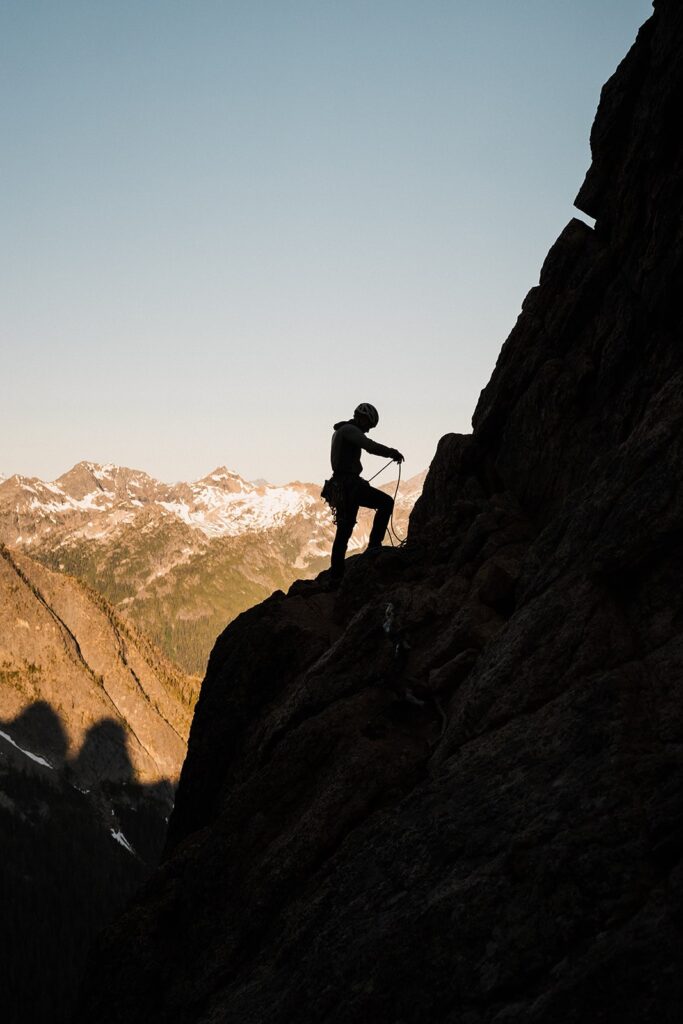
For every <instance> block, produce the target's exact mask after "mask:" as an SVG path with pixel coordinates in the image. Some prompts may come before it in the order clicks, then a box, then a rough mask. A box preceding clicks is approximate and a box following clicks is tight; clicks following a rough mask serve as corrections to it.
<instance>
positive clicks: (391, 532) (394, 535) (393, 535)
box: [368, 459, 406, 548]
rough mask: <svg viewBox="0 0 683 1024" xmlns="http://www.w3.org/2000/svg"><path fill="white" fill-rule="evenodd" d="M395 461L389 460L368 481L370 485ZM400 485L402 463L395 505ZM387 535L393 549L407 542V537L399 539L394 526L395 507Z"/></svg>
mask: <svg viewBox="0 0 683 1024" xmlns="http://www.w3.org/2000/svg"><path fill="white" fill-rule="evenodd" d="M394 461H395V459H389V461H388V462H387V464H386V465H385V466H382V468H381V469H378V470H377V472H376V473H375V475H374V476H371V477H370V479H369V480H368V483H369V484H371V483H372V481H373V480H374V479H375V477H376V476H379V475H380V473H383V472H384V470H385V469H388V468H389V466H390V465H391V464H392V462H394ZM400 485H401V463H400V462H399V464H398V480H397V481H396V490H395V491H394V505H395V504H396V497H397V495H398V489H399V487H400ZM387 533H388V534H389V541H390V543H391V546H392V548H395V547H399V548H402V547H403V545H404V544H405V542H406V538H405V537H399V535H398V534H397V533H396V528H395V526H394V508H393V506H392V508H391V518H390V520H389V527H388V529H387ZM394 541H396V543H395V544H394Z"/></svg>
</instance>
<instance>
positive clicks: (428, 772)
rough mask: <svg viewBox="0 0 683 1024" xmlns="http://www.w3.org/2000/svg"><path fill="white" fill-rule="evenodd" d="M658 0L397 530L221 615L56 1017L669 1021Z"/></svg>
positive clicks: (671, 439)
mask: <svg viewBox="0 0 683 1024" xmlns="http://www.w3.org/2000/svg"><path fill="white" fill-rule="evenodd" d="M682 50H683V11H682V10H681V7H680V5H679V4H678V2H674V0H669V2H665V0H659V2H658V3H657V4H656V6H655V14H654V16H653V18H652V19H651V20H650V21H649V22H648V23H647V24H646V25H645V26H644V28H643V29H642V30H641V32H640V34H639V37H638V40H637V42H636V44H635V46H634V48H633V50H632V51H631V53H630V54H629V55H628V57H627V58H626V60H625V61H624V62H623V63H622V65H621V66H620V68H619V69H618V70H617V72H616V74H615V76H614V77H613V79H612V80H611V81H610V82H609V83H608V85H607V86H606V87H605V90H604V92H603V97H602V100H601V104H600V108H599V110H598V115H597V118H596V122H595V126H594V128H593V133H592V144H593V166H592V168H591V170H590V172H589V174H588V176H587V178H586V182H585V184H584V186H583V187H582V189H581V192H580V195H579V199H578V202H579V205H580V206H581V207H582V208H583V209H585V210H586V212H588V213H589V214H591V215H592V216H594V217H595V218H596V226H595V229H594V230H593V229H591V228H590V227H588V226H587V225H585V224H583V223H581V222H579V221H572V222H571V223H570V224H569V225H568V226H567V227H566V228H565V229H564V230H563V232H562V233H561V235H560V237H559V239H558V241H557V243H556V244H555V246H554V247H553V248H552V250H551V252H550V253H549V255H548V257H547V259H546V262H545V264H544V267H543V270H542V273H541V280H540V284H539V286H538V287H537V288H534V289H533V290H532V291H531V292H530V294H529V295H528V296H527V298H526V300H525V302H524V306H523V311H522V313H521V315H520V318H519V320H518V323H517V325H516V326H515V328H514V330H513V331H512V334H511V335H510V337H509V338H508V340H507V342H506V343H505V345H504V347H503V350H502V352H501V356H500V359H499V361H498V365H497V367H496V369H495V371H494V373H493V376H492V378H491V381H490V383H489V384H488V386H487V387H486V389H485V390H484V392H483V394H482V397H481V400H480V403H479V406H478V408H477V411H476V414H475V417H474V431H473V434H472V435H471V436H468V437H464V436H459V435H449V436H447V437H445V438H443V439H442V440H441V442H440V443H439V447H438V450H437V453H436V455H435V458H434V461H433V463H432V466H431V468H430V472H429V474H428V477H427V480H426V483H425V487H424V491H423V495H422V497H421V499H420V500H419V502H418V504H417V505H416V507H415V510H414V512H413V515H412V518H411V527H410V534H409V542H408V545H407V547H406V548H404V549H401V550H398V551H387V552H385V553H384V554H383V555H382V556H379V557H377V558H375V559H373V560H367V559H366V560H364V559H363V558H362V556H361V557H360V558H356V559H353V560H351V562H350V564H349V571H348V573H347V575H346V578H345V581H344V584H343V587H342V589H341V590H340V591H339V592H338V593H336V594H334V593H327V592H326V591H325V590H324V589H323V584H324V582H325V577H324V576H323V577H321V579H320V580H319V581H318V583H315V582H312V583H302V584H298V585H296V586H295V587H293V588H292V590H291V591H290V593H289V595H288V596H286V597H285V596H283V595H281V594H277V595H275V596H274V597H272V598H270V599H269V600H268V601H266V602H265V603H264V604H262V605H261V606H259V607H257V608H254V609H253V610H251V611H250V612H247V613H246V614H244V615H243V616H241V617H240V618H239V619H238V620H237V621H236V622H235V623H233V624H232V625H231V626H230V627H229V628H228V629H227V630H226V631H225V632H224V633H223V634H222V635H221V636H220V637H219V639H218V641H217V643H216V646H215V648H214V650H213V653H212V656H211V660H210V663H209V668H208V672H207V676H206V679H205V682H204V685H203V688H202V692H201V696H200V699H199V703H198V706H197V711H196V714H195V718H194V721H193V725H192V729H191V733H190V740H189V753H188V758H187V761H186V763H185V766H184V769H183V773H182V777H181V782H180V788H179V793H178V799H177V802H176V808H175V811H174V815H173V818H172V822H171V834H170V839H169V844H168V847H167V851H166V859H165V863H164V864H163V866H162V868H161V869H160V870H159V871H158V872H157V874H156V875H155V877H154V879H153V881H152V882H151V883H150V884H149V885H148V887H147V888H146V890H145V891H144V893H143V895H142V896H141V897H140V899H139V900H138V902H137V903H136V904H135V905H134V906H133V907H132V908H131V909H130V910H129V912H128V913H127V914H126V915H125V916H124V917H123V918H121V920H120V921H119V922H118V923H117V925H115V926H114V927H113V928H111V929H110V930H109V932H108V933H107V934H106V936H104V937H103V939H102V941H101V942H100V944H99V947H98V948H97V950H96V951H95V952H94V955H93V960H92V969H91V971H90V972H89V974H88V980H87V983H86V991H85V994H84V999H83V1004H82V1009H81V1015H80V1018H79V1019H80V1020H83V1021H92V1020H98V1021H102V1022H114V1021H117V1022H118V1021H121V1022H123V1021H126V1022H131V1021H133V1022H143V1021H144V1022H145V1024H149V1022H150V1021H154V1022H169V1024H170V1022H173V1024H185V1022H187V1024H190V1022H207V1024H208V1022H209V1021H235V1022H237V1021H239V1022H251V1024H256V1022H266V1021H267V1022H268V1024H289V1022H291V1021H303V1022H310V1024H313V1022H316V1024H318V1022H320V1021H326V1022H329V1024H351V1022H354V1024H355V1022H358V1021H376V1022H381V1024H384V1022H386V1024H398V1022H399V1021H401V1022H405V1024H424V1022H427V1021H429V1022H443V1024H446V1022H448V1024H455V1022H456V1021H457V1022H458V1024H465V1022H466V1024H494V1022H495V1024H502V1022H513V1021H515V1022H520V1024H521V1022H524V1024H528V1022H539V1024H540V1022H542V1024H570V1022H572V1024H574V1022H575V1024H579V1022H582V1024H585V1022H588V1021H597V1020H602V1021H609V1022H620V1024H622V1022H629V1024H642V1022H645V1021H658V1022H659V1021H664V1022H673V1021H678V1020H679V1019H680V1011H681V1006H682V1005H683V975H682V973H681V971H680V948H681V920H682V916H681V911H682V909H683V903H682V896H683V864H682V858H683V840H682V838H681V837H682V835H683V829H682V828H681V826H682V824H683V821H682V820H681V815H682V810H681V808H682V807H683V700H682V699H681V697H682V696H683V694H682V692H681V691H682V688H683V594H682V588H681V582H680V581H681V578H683V545H682V538H683V488H682V487H681V483H682V482H683V479H682V478H683V468H682V467H683V451H682V448H683V437H682V431H681V424H682V423H683V356H682V354H681V353H682V349H681V344H680V339H681V328H682V327H683V313H682V306H681V283H682V274H681V272H682V271H683V216H682V214H683V143H682V142H681V133H680V130H679V128H680V124H679V114H678V111H679V110H680V109H681V106H682V105H683V63H682V62H681V61H680V53H681V52H682Z"/></svg>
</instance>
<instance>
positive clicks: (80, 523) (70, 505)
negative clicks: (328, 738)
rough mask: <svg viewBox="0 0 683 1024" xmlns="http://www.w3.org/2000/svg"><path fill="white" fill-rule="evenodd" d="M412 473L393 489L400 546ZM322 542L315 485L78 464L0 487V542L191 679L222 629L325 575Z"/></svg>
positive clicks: (326, 517) (325, 535) (358, 534)
mask: <svg viewBox="0 0 683 1024" xmlns="http://www.w3.org/2000/svg"><path fill="white" fill-rule="evenodd" d="M424 477H425V473H420V474H418V475H417V476H414V477H412V478H411V479H409V480H406V481H405V482H403V483H402V484H401V487H400V489H399V492H398V497H397V503H396V510H395V515H394V526H395V529H396V534H397V535H398V536H399V537H401V538H402V537H403V536H405V532H406V529H407V522H408V516H409V514H410V510H411V509H412V507H413V505H414V503H415V500H416V499H417V497H418V496H419V494H420V491H421V488H422V483H423V481H424ZM384 489H385V490H387V491H389V492H390V493H393V492H394V489H395V485H393V484H388V485H385V488H384ZM371 516H372V513H370V512H368V511H363V512H362V513H361V515H360V516H359V521H358V526H357V527H356V530H355V531H354V536H353V538H352V541H351V545H350V547H349V553H350V554H353V553H354V552H356V551H359V550H360V549H361V548H362V547H363V546H364V545H365V544H366V543H367V538H368V535H369V529H370V523H371ZM333 536H334V525H333V522H332V518H331V515H330V512H329V509H328V507H327V505H326V504H325V503H324V502H323V501H322V499H321V498H320V486H319V485H315V484H306V483H300V482H294V483H290V484H287V485H285V486H274V485H270V484H267V483H264V482H263V481H258V482H254V483H252V482H250V481H247V480H244V479H243V478H242V477H240V476H239V475H238V474H236V473H234V472H231V471H230V470H228V469H226V468H225V467H219V468H217V469H215V470H214V471H213V472H212V473H210V474H208V475H207V476H206V477H204V478H202V479H201V480H197V481H195V482H194V483H177V484H165V483H162V482H160V481H158V480H155V479H153V478H152V477H151V476H149V475H148V474H146V473H143V472H141V471H138V470H132V469H127V468H125V467H119V466H114V465H112V464H107V465H99V464H96V463H92V462H80V463H78V464H77V465H75V466H74V467H73V468H72V469H70V470H69V471H68V472H67V473H65V474H63V475H62V476H60V477H59V478H58V479H57V480H55V481H53V482H45V481H42V480H39V479H37V478H35V477H24V476H19V475H15V476H11V477H9V478H6V479H5V480H3V481H2V482H1V483H0V541H1V542H4V543H5V544H6V545H7V546H8V547H10V548H12V549H16V550H19V551H23V552H25V553H27V554H30V555H31V557H32V558H34V559H36V560H37V561H39V562H41V563H42V564H44V565H46V566H48V567H49V568H52V569H54V570H56V571H59V572H62V573H68V574H71V575H73V576H75V577H77V578H79V579H81V580H84V581H85V582H87V583H88V584H90V586H91V587H93V588H94V589H95V590H97V591H98V592H99V593H101V594H102V595H103V596H104V597H105V598H107V600H109V601H110V602H111V603H112V605H113V606H114V607H115V608H117V610H118V611H119V612H120V613H121V614H122V615H124V616H125V617H126V619H127V620H129V621H131V622H132V623H134V624H135V625H136V626H138V627H139V628H140V629H142V630H143V631H144V632H145V633H146V634H147V635H148V636H149V637H150V638H151V639H152V640H153V641H154V642H156V643H157V644H158V645H159V647H161V649H162V650H164V651H165V653H166V654H167V655H168V656H169V657H170V658H172V659H173V660H174V661H175V662H176V663H177V664H178V665H179V666H180V667H181V668H182V669H183V670H184V671H187V672H191V673H198V672H202V671H203V670H204V667H205V665H206V660H207V658H208V654H209V651H210V649H211V646H212V645H213V641H214V639H215V637H216V634H217V633H218V632H219V631H220V630H221V629H222V628H223V627H224V626H225V624H226V623H227V622H229V621H231V620H232V619H234V618H235V617H236V616H237V615H238V614H240V612H242V611H244V610H245V609H246V608H248V607H251V606H252V605H253V604H256V603H257V602H258V601H261V600H263V599H264V598H265V597H267V596H268V595H269V594H271V593H272V592H273V591H274V590H277V589H283V590H286V589H287V588H288V587H289V586H290V585H291V584H292V583H293V582H294V580H296V579H299V578H304V579H305V578H310V577H312V576H315V575H316V574H317V573H318V572H319V571H321V570H322V569H323V568H325V567H326V565H327V563H328V559H329V551H330V549H331V546H332V539H333Z"/></svg>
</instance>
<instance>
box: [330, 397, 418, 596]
mask: <svg viewBox="0 0 683 1024" xmlns="http://www.w3.org/2000/svg"><path fill="white" fill-rule="evenodd" d="M378 423H379V413H378V412H377V409H375V407H374V405H370V403H369V402H362V403H361V404H360V405H359V406H358V407H357V408H356V410H355V412H354V414H353V419H351V420H342V421H341V422H340V423H335V425H334V434H333V435H332V451H331V460H332V479H331V480H329V481H326V482H325V489H324V490H323V497H324V498H326V500H327V501H329V503H330V505H332V507H333V509H334V511H335V519H336V523H337V532H336V534H335V538H334V543H333V545H332V559H331V570H332V571H331V581H330V582H331V586H332V587H335V586H338V584H339V582H340V580H341V578H342V576H343V575H344V557H345V555H346V548H347V545H348V543H349V540H350V538H351V534H352V533H353V528H354V526H355V525H356V517H357V516H358V509H359V508H374V509H376V512H375V519H374V522H373V524H372V530H371V532H370V539H369V541H368V547H367V553H368V554H374V553H375V552H377V551H379V550H380V549H381V547H382V540H383V538H384V534H385V533H386V529H387V526H388V524H389V520H390V518H391V513H392V511H393V508H394V499H393V498H392V497H390V496H389V495H388V494H385V493H384V491H380V490H378V489H377V488H376V487H371V486H370V484H369V483H368V481H367V480H363V479H362V478H361V473H362V472H363V467H362V465H361V461H360V452H361V448H363V449H364V450H365V451H366V452H370V454H371V455H384V456H385V458H390V459H393V460H394V461H395V462H403V456H402V455H401V453H400V452H399V451H398V450H397V449H396V448H387V447H386V445H383V444H378V443H377V442H376V441H371V440H370V438H368V437H366V436H365V435H366V434H367V432H368V430H372V428H373V427H376V426H377V424H378Z"/></svg>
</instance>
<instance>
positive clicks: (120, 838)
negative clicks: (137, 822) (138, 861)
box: [109, 811, 137, 857]
mask: <svg viewBox="0 0 683 1024" xmlns="http://www.w3.org/2000/svg"><path fill="white" fill-rule="evenodd" d="M113 813H114V812H113V811H112V814H113ZM109 831H110V833H111V837H112V839H115V840H116V842H117V843H120V844H121V846H122V847H123V848H124V850H128V853H132V854H133V856H134V857H136V856H137V854H136V853H135V850H134V849H133V847H132V846H131V845H130V843H129V842H128V840H127V839H126V837H125V836H124V834H123V832H122V831H121V830H120V829H119V831H118V832H116V831H114V829H113V828H110V829H109Z"/></svg>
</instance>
